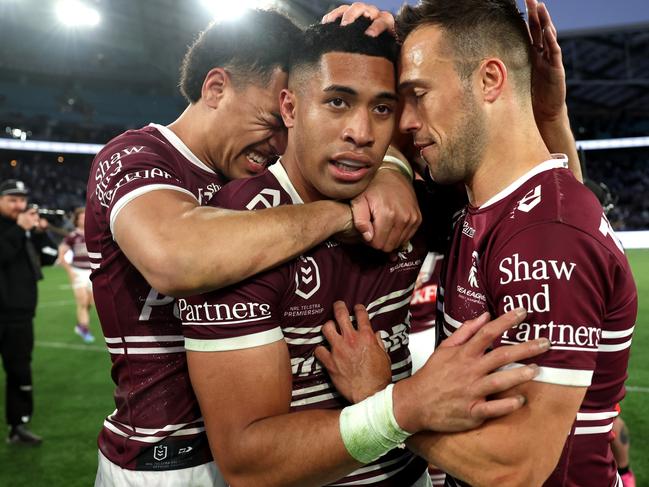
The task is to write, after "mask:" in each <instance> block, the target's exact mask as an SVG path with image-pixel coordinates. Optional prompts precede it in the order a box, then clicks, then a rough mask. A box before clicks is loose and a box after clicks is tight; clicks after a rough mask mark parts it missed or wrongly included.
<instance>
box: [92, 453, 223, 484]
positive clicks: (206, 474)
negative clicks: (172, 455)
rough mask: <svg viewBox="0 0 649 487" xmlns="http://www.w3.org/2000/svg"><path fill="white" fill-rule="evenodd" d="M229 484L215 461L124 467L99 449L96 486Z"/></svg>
mask: <svg viewBox="0 0 649 487" xmlns="http://www.w3.org/2000/svg"><path fill="white" fill-rule="evenodd" d="M185 485H186V486H192V487H228V484H226V483H225V480H223V477H222V476H221V472H219V469H218V468H217V466H216V464H215V463H214V462H209V463H204V464H203V465H198V466H196V467H190V468H182V469H180V470H166V471H163V472H149V471H146V472H143V471H138V470H127V469H125V468H121V467H119V466H117V465H115V464H114V463H113V462H111V461H110V460H108V458H106V457H105V456H104V455H103V454H102V453H101V451H100V452H99V465H98V466H97V477H96V478H95V487H180V486H185Z"/></svg>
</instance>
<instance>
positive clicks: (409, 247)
mask: <svg viewBox="0 0 649 487" xmlns="http://www.w3.org/2000/svg"><path fill="white" fill-rule="evenodd" d="M413 248H414V247H413V246H412V244H411V243H410V241H408V243H407V245H406V246H405V247H404V248H402V249H401V250H400V251H399V252H397V255H398V256H399V258H400V259H401V260H408V254H409V253H410V252H412V249H413Z"/></svg>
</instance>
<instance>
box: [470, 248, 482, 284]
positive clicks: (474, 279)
mask: <svg viewBox="0 0 649 487" xmlns="http://www.w3.org/2000/svg"><path fill="white" fill-rule="evenodd" d="M479 260H480V259H479V258H478V253H477V252H473V253H472V254H471V270H470V271H469V286H471V287H475V288H477V287H478V262H479Z"/></svg>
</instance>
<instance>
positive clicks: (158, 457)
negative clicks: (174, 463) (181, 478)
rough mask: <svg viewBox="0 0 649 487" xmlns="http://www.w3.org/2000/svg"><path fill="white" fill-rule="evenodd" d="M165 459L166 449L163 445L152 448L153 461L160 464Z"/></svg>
mask: <svg viewBox="0 0 649 487" xmlns="http://www.w3.org/2000/svg"><path fill="white" fill-rule="evenodd" d="M165 458H167V447H166V446H164V445H158V446H156V447H154V448H153V459H154V460H155V461H157V462H161V461H162V460H164V459H165Z"/></svg>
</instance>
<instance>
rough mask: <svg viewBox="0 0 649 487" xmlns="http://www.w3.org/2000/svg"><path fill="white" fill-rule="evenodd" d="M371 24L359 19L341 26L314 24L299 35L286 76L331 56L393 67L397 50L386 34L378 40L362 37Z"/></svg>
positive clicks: (390, 36) (391, 37) (377, 38)
mask: <svg viewBox="0 0 649 487" xmlns="http://www.w3.org/2000/svg"><path fill="white" fill-rule="evenodd" d="M370 23H371V21H370V20H368V19H366V18H365V17H360V18H359V19H357V20H356V21H355V22H353V23H351V24H348V25H345V26H341V25H340V23H339V22H329V23H327V24H314V25H312V26H310V27H309V28H308V29H307V30H306V31H305V32H304V33H303V35H302V40H301V43H300V45H299V47H297V48H296V49H293V50H292V52H291V57H290V63H289V73H291V72H292V71H293V70H295V69H299V68H303V67H307V66H313V65H316V64H318V63H319V62H320V58H321V57H322V56H323V55H324V54H327V53H330V52H344V53H352V54H364V55H366V56H376V57H383V58H386V59H387V60H388V61H390V62H391V63H393V64H394V65H395V66H396V62H397V59H398V56H399V46H398V44H397V41H396V39H395V38H394V36H392V35H391V34H390V33H388V32H383V33H382V34H380V35H378V36H377V37H371V36H368V35H367V34H365V31H366V30H367V28H368V27H369V26H370Z"/></svg>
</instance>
